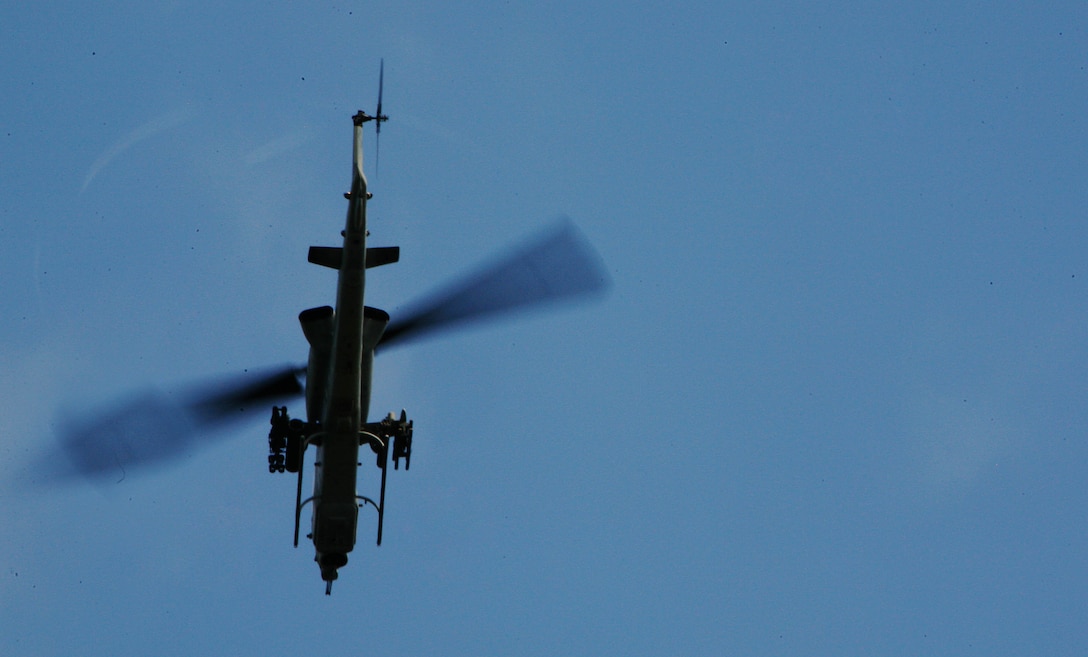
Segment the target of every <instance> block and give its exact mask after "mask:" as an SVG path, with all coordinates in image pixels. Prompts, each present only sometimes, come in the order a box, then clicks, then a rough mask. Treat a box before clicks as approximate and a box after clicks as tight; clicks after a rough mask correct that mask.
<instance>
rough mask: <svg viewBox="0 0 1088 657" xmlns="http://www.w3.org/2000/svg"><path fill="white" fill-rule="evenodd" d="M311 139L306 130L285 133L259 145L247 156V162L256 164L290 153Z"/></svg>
mask: <svg viewBox="0 0 1088 657" xmlns="http://www.w3.org/2000/svg"><path fill="white" fill-rule="evenodd" d="M308 140H309V136H308V134H307V133H306V131H304V130H296V131H295V132H292V133H289V134H286V135H283V136H282V137H278V138H276V139H273V140H272V141H270V142H268V143H266V144H264V145H263V146H259V147H257V148H255V149H253V150H252V151H250V152H249V153H247V154H246V156H245V162H246V164H248V165H250V166H252V165H255V164H261V163H263V162H267V161H268V160H271V159H272V158H274V157H277V156H279V155H283V154H284V153H289V152H291V151H293V150H295V149H296V148H299V147H300V146H302V145H303V144H305V143H306V142H307V141H308Z"/></svg>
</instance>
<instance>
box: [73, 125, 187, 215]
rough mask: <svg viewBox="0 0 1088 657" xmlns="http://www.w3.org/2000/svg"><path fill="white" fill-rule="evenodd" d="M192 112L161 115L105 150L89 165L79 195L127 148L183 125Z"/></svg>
mask: <svg viewBox="0 0 1088 657" xmlns="http://www.w3.org/2000/svg"><path fill="white" fill-rule="evenodd" d="M193 114H194V112H193V110H191V109H188V108H182V109H179V110H174V111H172V112H168V113H166V114H163V115H162V116H160V117H158V118H155V119H152V120H150V121H148V122H147V123H145V124H143V125H141V126H139V127H137V128H136V129H134V130H132V131H131V132H129V133H128V134H127V135H125V136H124V137H122V138H121V139H119V140H118V141H117V142H115V143H114V144H113V145H112V146H110V147H109V148H107V149H106V150H105V151H104V152H103V153H102V154H101V155H99V156H98V158H97V159H96V160H95V161H94V163H93V164H91V168H90V169H89V170H88V171H87V175H86V176H84V177H83V186H82V187H80V189H79V193H80V194H82V193H83V192H85V191H87V187H88V186H89V185H90V184H91V181H92V180H94V179H95V176H97V175H98V172H99V171H101V170H102V169H104V168H105V167H106V165H107V164H109V163H110V162H112V161H113V160H114V159H116V158H117V156H118V155H120V154H121V153H124V152H125V151H126V150H128V149H129V148H132V147H133V146H134V145H135V144H138V143H139V142H141V141H143V140H145V139H148V138H150V137H153V136H155V135H157V134H159V133H160V132H164V131H166V130H169V129H170V128H174V127H177V126H179V125H181V124H182V123H185V122H186V121H188V120H189V119H191V118H192V117H193Z"/></svg>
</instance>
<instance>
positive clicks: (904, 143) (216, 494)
mask: <svg viewBox="0 0 1088 657" xmlns="http://www.w3.org/2000/svg"><path fill="white" fill-rule="evenodd" d="M1086 14H1088V9H1086V8H1085V7H1084V5H1083V4H1082V3H1061V2H1059V3H1048V4H1047V6H1046V8H1030V9H1028V8H1023V7H1021V6H1019V5H1015V4H1013V3H1007V4H996V5H995V4H994V3H953V4H952V5H949V3H935V2H933V3H914V4H911V5H910V6H905V7H904V6H897V7H894V8H892V7H888V8H885V7H858V6H855V5H854V4H853V3H824V4H822V5H820V6H813V5H812V3H799V2H772V3H759V4H758V6H753V5H752V4H751V3H695V4H689V5H687V6H683V7H677V6H675V3H637V4H636V5H634V6H632V5H630V4H619V3H608V2H592V1H590V2H585V1H583V2H578V3H549V4H546V5H540V4H535V5H531V6H526V5H521V4H518V3H483V4H478V5H475V6H474V7H471V8H470V7H451V6H448V5H447V4H442V3H399V4H398V5H396V6H393V5H388V6H368V5H366V4H363V3H358V2H350V1H348V2H337V3H316V4H315V3H310V4H308V5H306V6H296V5H291V4H288V3H251V2H237V3H227V4H220V5H218V6H215V7H208V6H205V5H201V4H190V3H184V2H165V1H162V2H143V3H130V2H115V3H107V4H104V5H103V4H98V5H94V6H90V5H86V4H80V3H67V2H43V3H34V4H33V6H31V5H27V6H25V7H24V6H22V5H18V4H13V3H9V4H8V5H6V6H5V7H4V8H3V9H0V85H2V86H0V92H2V96H3V98H4V101H3V103H0V249H2V252H0V253H2V256H3V257H2V258H0V281H3V284H2V286H0V290H2V291H0V295H2V297H0V298H2V299H3V308H4V312H3V313H2V316H0V338H2V341H0V344H2V345H3V347H2V348H0V398H2V399H3V400H4V404H5V408H6V410H7V412H6V413H5V418H4V430H3V431H2V432H0V458H2V460H3V462H4V464H5V470H6V474H5V475H4V480H5V485H4V486H3V491H4V492H3V496H4V497H3V499H4V504H3V505H2V508H3V510H2V512H0V521H2V523H3V526H4V531H3V533H2V536H3V538H2V539H0V566H2V569H0V629H2V631H0V654H5V655H7V654H11V655H23V654H26V655H31V654H32V655H71V654H77V653H78V654H82V655H146V654H164V655H188V654H194V653H199V654H260V655H297V654H299V653H301V652H313V653H344V652H349V653H359V652H364V653H366V654H373V655H407V654H443V655H478V654H519V655H520V654H525V655H554V654H571V655H594V656H600V655H651V654H653V655H658V654H677V655H680V654H683V655H723V654H735V655H757V654H758V655H813V654H836V655H872V654H887V655H951V654H955V655H962V654H980V655H982V654H987V655H990V654H1025V653H1027V652H1029V651H1030V652H1037V653H1045V654H1055V655H1062V654H1082V653H1083V652H1084V649H1085V645H1086V643H1088V632H1086V631H1085V629H1084V623H1083V618H1084V610H1085V602H1084V591H1085V590H1086V585H1088V570H1086V568H1085V566H1084V558H1083V555H1084V554H1085V553H1086V551H1088V522H1086V520H1088V517H1086V516H1088V505H1086V502H1088V499H1086V495H1085V492H1084V486H1083V482H1084V480H1085V475H1086V474H1088V466H1086V463H1088V445H1086V436H1085V426H1086V420H1088V417H1086V412H1085V410H1084V409H1085V404H1084V386H1083V381H1084V371H1085V370H1086V367H1088V349H1086V346H1085V345H1086V340H1085V338H1086V337H1088V335H1086V329H1085V311H1086V308H1088V266H1086V262H1085V253H1086V247H1088V232H1086V228H1085V225H1086V222H1085V221H1084V219H1085V208H1086V207H1088V184H1086V183H1088V176H1086V174H1088V165H1086V161H1085V156H1084V153H1085V152H1088V148H1086V147H1088V122H1086V119H1085V118H1084V108H1085V107H1086V106H1088V55H1086V53H1088V33H1086V31H1085V30H1086V28H1085V26H1086V25H1088V15H1086ZM380 58H384V59H385V106H384V110H385V111H386V113H387V114H389V115H390V116H391V119H390V121H389V123H387V124H386V125H385V126H384V128H383V131H382V142H381V160H380V169H379V170H378V171H377V172H374V169H373V164H374V153H373V150H372V147H373V141H372V140H371V141H369V142H368V145H367V148H368V150H367V157H368V168H369V170H370V180H371V190H372V191H373V192H374V193H375V197H374V200H373V201H372V203H371V205H370V224H371V231H372V238H371V240H372V243H374V244H389V245H399V246H400V247H401V249H402V251H401V261H400V262H399V263H398V264H396V265H392V266H389V267H384V268H382V269H380V270H375V271H374V273H373V274H372V275H371V276H369V277H368V279H369V280H368V283H369V287H368V293H369V295H368V303H370V304H371V305H375V306H378V307H381V308H384V309H385V310H387V311H388V312H390V314H392V315H394V317H395V316H396V313H397V311H398V309H401V308H404V307H406V306H407V305H408V304H409V302H410V301H411V300H412V299H413V298H415V297H416V296H417V295H420V294H425V293H426V292H427V291H428V290H430V289H432V288H433V287H435V286H437V285H440V284H442V283H443V282H445V281H447V280H448V279H449V277H450V276H453V275H455V274H456V273H458V272H460V271H463V270H465V269H466V268H469V267H471V266H472V265H473V264H474V263H476V262H478V261H479V260H481V259H484V258H486V257H488V256H489V255H490V254H493V253H495V252H499V251H501V250H502V249H504V248H506V247H507V246H508V245H510V244H512V243H516V242H517V241H519V240H521V239H522V238H524V237H525V236H526V235H531V234H532V233H534V232H535V231H537V230H538V229H539V228H540V227H542V226H544V225H546V224H547V223H548V222H549V221H550V220H551V219H552V218H554V217H555V216H556V215H561V214H566V215H569V216H571V217H572V218H573V219H574V220H575V222H576V223H577V224H578V225H579V226H580V227H581V229H582V230H583V231H584V233H585V234H586V236H587V237H588V238H589V240H590V241H592V242H593V243H594V244H595V245H596V247H597V248H598V250H599V251H600V254H601V256H602V258H603V260H604V262H605V263H606V265H607V268H608V271H609V273H610V274H611V276H612V279H613V289H612V292H611V295H610V296H609V297H608V298H607V299H606V300H604V301H603V302H601V303H597V304H589V305H582V306H576V307H570V308H565V309H562V310H560V311H557V312H555V313H551V314H540V315H535V316H531V317H526V318H520V319H517V320H516V321H510V322H503V323H499V324H495V325H491V326H488V327H484V328H477V329H473V330H471V331H466V332H463V333H458V334H455V335H451V336H449V337H446V338H441V339H436V340H434V341H430V342H427V343H424V344H421V345H418V346H415V347H412V348H411V349H404V350H396V351H392V352H390V353H388V354H384V355H382V356H380V357H379V360H378V363H377V370H376V374H375V376H376V381H375V395H374V400H373V405H372V408H373V414H372V417H374V416H379V415H381V414H383V413H384V412H385V411H386V410H399V409H400V408H402V407H404V408H407V409H408V411H409V413H410V415H411V416H412V417H413V419H414V420H415V426H416V434H415V435H416V438H415V450H414V454H413V461H412V470H411V471H410V472H408V473H404V472H403V471H399V472H393V473H391V474H392V476H391V477H390V483H389V490H388V505H389V506H388V508H389V511H388V513H387V515H386V523H385V536H384V540H383V545H382V546H381V547H380V548H378V547H375V546H373V538H372V537H373V529H374V525H373V521H374V518H373V517H372V515H370V514H369V512H364V514H363V515H362V518H363V522H361V523H360V532H359V544H358V546H357V548H356V551H355V552H354V553H353V554H352V556H351V562H350V563H349V565H348V566H347V567H346V568H345V569H344V570H343V571H342V576H341V579H340V580H339V581H338V582H337V584H336V587H335V589H334V592H333V595H332V596H331V597H329V598H326V597H325V596H324V595H322V594H323V589H324V587H323V586H322V583H321V581H320V578H319V574H318V571H317V568H316V566H315V565H314V563H313V562H312V560H311V559H312V553H311V552H310V551H309V550H306V549H304V548H302V547H300V548H299V549H298V550H295V549H294V548H292V547H291V531H292V520H293V518H292V513H291V512H292V503H293V494H294V485H293V484H294V482H293V480H291V479H290V478H289V477H286V476H272V475H269V474H268V472H267V469H266V467H265V453H266V452H265V450H266V442H265V436H266V433H267V428H266V427H267V425H266V420H265V419H264V418H263V417H257V418H255V419H254V420H253V421H252V422H250V423H248V424H246V423H242V424H239V425H237V426H235V427H232V428H230V429H229V430H226V431H223V432H220V433H219V434H217V435H216V436H214V438H215V439H214V440H209V442H208V446H207V448H206V449H203V450H198V451H193V452H192V453H187V454H186V455H185V456H184V458H183V459H181V460H180V461H179V462H178V463H177V464H175V465H174V466H173V467H171V468H167V469H162V470H157V471H153V472H146V473H131V476H127V477H126V478H125V480H124V481H122V482H120V483H114V482H112V481H110V482H104V483H97V484H83V483H79V484H73V485H64V486H55V485H52V484H50V485H45V484H44V483H43V481H42V477H41V475H40V473H39V472H38V470H36V468H37V467H39V465H38V463H39V462H38V460H37V459H38V458H40V457H41V455H42V454H51V453H53V452H52V450H53V449H55V448H56V444H55V439H54V430H55V429H56V426H57V422H58V418H59V417H61V414H62V413H64V412H71V411H72V410H73V409H86V408H94V407H96V406H97V405H99V404H103V403H108V402H109V401H110V400H115V399H118V398H123V397H124V396H125V395H128V394H131V393H133V392H134V391H140V390H144V389H146V388H148V387H149V386H154V387H156V388H158V389H160V390H162V391H163V392H164V393H165V394H179V393H180V392H181V391H183V390H184V389H185V387H186V386H187V385H190V384H193V383H198V382H200V381H202V380H205V379H206V378H208V377H216V376H221V375H238V374H242V373H244V372H245V371H246V370H247V369H248V370H253V369H259V368H262V367H269V366H274V365H279V364H282V363H297V362H302V361H304V359H305V357H306V344H305V341H304V339H303V337H302V334H301V331H300V330H299V328H298V324H297V319H296V317H297V313H298V312H299V311H300V310H302V309H305V308H308V307H311V306H318V305H323V304H326V303H330V302H331V301H332V300H333V294H334V289H335V275H334V274H333V273H332V272H330V271H329V270H326V269H323V268H320V267H315V266H313V265H311V264H308V263H307V262H306V249H307V247H308V246H309V245H311V244H318V245H329V244H336V242H337V239H338V236H339V231H340V229H341V228H342V224H343V220H344V211H345V202H344V200H343V198H342V196H341V194H342V192H344V191H346V189H347V185H348V183H349V181H350V158H351V123H350V120H349V118H350V116H351V114H352V113H354V111H355V110H356V109H359V108H360V107H361V108H364V109H368V110H371V109H372V108H373V104H374V101H375V95H376V83H377V72H378V62H379V59H380ZM298 407H299V408H301V407H300V406H298ZM375 472H376V471H375ZM375 472H368V471H364V476H366V477H369V479H366V480H364V484H363V486H364V487H365V486H367V485H368V484H373V483H374V477H373V475H374V473H375ZM361 492H368V493H369V492H370V489H366V490H363V491H361Z"/></svg>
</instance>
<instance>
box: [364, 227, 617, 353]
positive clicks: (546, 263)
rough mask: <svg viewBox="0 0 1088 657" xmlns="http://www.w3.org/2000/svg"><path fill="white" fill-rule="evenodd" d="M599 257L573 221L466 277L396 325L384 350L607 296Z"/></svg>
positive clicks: (606, 281) (384, 339)
mask: <svg viewBox="0 0 1088 657" xmlns="http://www.w3.org/2000/svg"><path fill="white" fill-rule="evenodd" d="M608 285H609V279H608V274H607V273H606V272H605V271H604V268H603V266H602V264H601V260H600V257H599V256H598V255H597V252H596V251H594V249H593V247H592V246H590V245H589V243H588V242H587V241H586V240H585V238H584V237H583V236H582V235H581V233H580V232H579V231H578V229H577V228H575V227H574V224H572V223H571V222H570V221H569V220H567V221H563V222H562V223H560V224H559V225H558V226H557V227H555V228H552V229H550V230H548V231H547V232H545V233H544V234H543V235H541V236H539V237H538V238H536V239H535V240H532V241H531V242H529V243H528V244H526V245H524V246H522V247H520V248H518V249H516V250H515V251H513V252H512V253H511V254H509V255H507V256H505V257H503V258H500V259H499V260H497V261H495V262H493V263H491V264H490V265H487V266H484V267H482V268H481V269H479V270H477V271H476V272H474V273H472V274H469V275H468V276H465V277H464V278H462V279H461V280H460V281H458V282H456V283H454V284H453V285H450V286H448V287H446V288H445V289H442V290H440V291H438V292H437V293H436V294H434V295H432V296H431V297H429V298H427V299H425V300H424V301H422V302H421V303H418V304H416V305H415V306H414V307H412V308H410V309H409V310H408V311H406V312H405V314H404V315H403V316H402V317H401V318H400V319H394V320H393V322H392V323H390V324H389V327H388V328H386V330H385V333H384V334H383V335H382V339H381V342H380V343H379V348H388V347H390V346H393V345H400V344H407V343H409V342H412V341H414V340H418V339H420V338H423V337H426V336H427V335H429V334H430V333H432V332H434V331H437V330H439V329H449V328H456V327H458V326H463V325H465V324H469V323H471V322H475V321H479V320H482V319H488V318H491V317H492V316H494V315H497V314H500V313H506V312H511V311H515V310H522V309H525V308H528V307H530V306H535V305H539V304H545V303H551V302H556V301H560V300H564V299H573V298H576V297H581V296H587V295H591V294H594V293H600V292H603V291H604V290H606V289H607V288H608Z"/></svg>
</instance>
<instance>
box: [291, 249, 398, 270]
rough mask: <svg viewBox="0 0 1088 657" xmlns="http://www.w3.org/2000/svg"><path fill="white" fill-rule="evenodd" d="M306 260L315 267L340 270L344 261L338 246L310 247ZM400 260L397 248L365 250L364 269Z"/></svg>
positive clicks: (342, 251)
mask: <svg viewBox="0 0 1088 657" xmlns="http://www.w3.org/2000/svg"><path fill="white" fill-rule="evenodd" d="M307 259H308V260H309V261H310V262H312V263H314V264H315V265H321V266H322V267H329V268H330V269H340V263H342V262H343V260H344V249H342V248H341V247H339V246H311V247H310V254H309V256H307ZM398 260H400V247H399V246H375V247H371V248H369V249H367V250H366V268H367V269H370V268H371V267H379V266H381V265H388V264H390V263H393V262H397V261H398Z"/></svg>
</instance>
